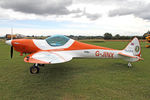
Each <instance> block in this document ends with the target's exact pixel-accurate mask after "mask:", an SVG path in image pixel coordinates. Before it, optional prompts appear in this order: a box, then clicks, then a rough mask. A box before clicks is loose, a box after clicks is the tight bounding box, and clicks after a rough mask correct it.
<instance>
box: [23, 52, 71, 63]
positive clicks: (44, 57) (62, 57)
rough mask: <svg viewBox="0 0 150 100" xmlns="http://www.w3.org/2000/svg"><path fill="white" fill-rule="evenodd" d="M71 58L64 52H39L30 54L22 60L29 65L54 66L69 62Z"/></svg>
mask: <svg viewBox="0 0 150 100" xmlns="http://www.w3.org/2000/svg"><path fill="white" fill-rule="evenodd" d="M71 59H72V56H71V55H69V54H67V53H66V52H65V53H64V52H61V51H56V52H48V51H40V52H36V53H33V54H30V55H28V56H26V57H25V58H24V61H25V62H29V63H39V64H56V63H63V62H67V61H70V60H71Z"/></svg>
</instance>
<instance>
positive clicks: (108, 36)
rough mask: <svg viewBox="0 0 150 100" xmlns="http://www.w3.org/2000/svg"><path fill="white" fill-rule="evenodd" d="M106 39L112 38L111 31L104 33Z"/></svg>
mask: <svg viewBox="0 0 150 100" xmlns="http://www.w3.org/2000/svg"><path fill="white" fill-rule="evenodd" d="M104 39H106V40H110V39H112V34H111V33H105V34H104Z"/></svg>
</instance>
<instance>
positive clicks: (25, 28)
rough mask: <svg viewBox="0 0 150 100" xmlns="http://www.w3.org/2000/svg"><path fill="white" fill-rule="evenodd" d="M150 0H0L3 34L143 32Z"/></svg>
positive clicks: (148, 27) (149, 16) (149, 18)
mask: <svg viewBox="0 0 150 100" xmlns="http://www.w3.org/2000/svg"><path fill="white" fill-rule="evenodd" d="M149 8H150V1H149V0H0V36H3V35H5V34H9V33H11V27H13V33H19V34H23V35H45V36H46V35H53V34H63V35H87V36H96V35H101V36H102V35H103V34H104V33H106V32H109V33H111V34H113V35H116V34H120V35H132V36H134V35H143V34H144V33H145V32H147V31H148V30H150V13H149V12H150V9H149Z"/></svg>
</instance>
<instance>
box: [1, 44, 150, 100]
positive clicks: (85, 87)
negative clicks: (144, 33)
mask: <svg viewBox="0 0 150 100" xmlns="http://www.w3.org/2000/svg"><path fill="white" fill-rule="evenodd" d="M84 42H86V41H84ZM86 43H90V44H95V45H100V46H107V47H110V48H116V49H123V48H124V47H125V46H126V45H127V44H128V42H115V41H114V42H111V41H108V42H92V41H88V42H86ZM141 44H142V57H143V58H144V59H145V60H144V61H140V62H136V63H133V68H128V67H127V62H126V61H123V60H120V59H73V60H72V61H70V62H67V63H63V64H56V65H46V66H44V67H40V73H39V74H35V75H32V74H30V72H29V67H30V66H31V65H32V64H28V63H25V62H24V61H23V58H24V56H19V53H17V52H14V57H13V59H10V53H9V52H10V47H9V46H7V45H5V44H4V43H3V42H0V100H150V48H145V47H144V46H145V43H144V42H142V43H141Z"/></svg>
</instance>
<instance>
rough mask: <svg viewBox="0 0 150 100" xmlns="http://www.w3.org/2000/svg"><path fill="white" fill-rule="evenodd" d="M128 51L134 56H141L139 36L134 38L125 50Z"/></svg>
mask: <svg viewBox="0 0 150 100" xmlns="http://www.w3.org/2000/svg"><path fill="white" fill-rule="evenodd" d="M123 51H125V52H127V53H132V54H133V56H139V57H141V46H140V42H139V40H138V38H136V37H135V38H134V39H133V40H132V41H131V42H130V43H129V44H128V45H127V46H126V48H125V49H124V50H123Z"/></svg>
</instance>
